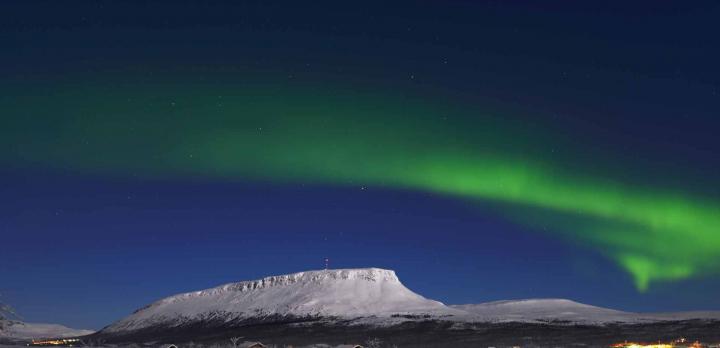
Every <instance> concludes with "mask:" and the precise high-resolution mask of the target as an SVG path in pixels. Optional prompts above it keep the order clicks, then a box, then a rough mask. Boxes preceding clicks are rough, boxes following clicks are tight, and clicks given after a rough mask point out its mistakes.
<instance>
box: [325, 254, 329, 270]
mask: <svg viewBox="0 0 720 348" xmlns="http://www.w3.org/2000/svg"><path fill="white" fill-rule="evenodd" d="M328 269H330V259H329V258H327V257H326V258H325V270H326V271H327V270H328Z"/></svg>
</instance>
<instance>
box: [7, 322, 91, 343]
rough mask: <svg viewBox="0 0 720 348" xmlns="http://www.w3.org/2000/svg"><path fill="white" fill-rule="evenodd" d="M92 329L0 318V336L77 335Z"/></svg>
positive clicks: (32, 337)
mask: <svg viewBox="0 0 720 348" xmlns="http://www.w3.org/2000/svg"><path fill="white" fill-rule="evenodd" d="M93 332H94V331H91V330H77V329H71V328H68V327H65V326H62V325H58V324H37V323H24V322H22V321H16V320H0V338H7V339H18V340H20V339H38V338H63V337H77V336H84V335H89V334H91V333H93Z"/></svg>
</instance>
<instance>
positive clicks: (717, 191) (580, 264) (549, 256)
mask: <svg viewBox="0 0 720 348" xmlns="http://www.w3.org/2000/svg"><path fill="white" fill-rule="evenodd" d="M0 13H2V14H0V43H1V45H2V49H3V51H4V52H5V54H3V55H2V57H0V63H2V64H0V78H3V79H6V80H7V81H20V82H19V83H20V84H23V85H36V84H37V85H42V84H45V83H47V82H48V81H52V80H55V79H60V78H66V77H67V76H83V78H88V79H93V76H101V75H103V76H104V75H105V74H108V73H110V74H118V72H120V73H122V72H124V71H131V72H132V73H133V74H139V75H142V76H154V75H162V74H168V71H171V72H172V74H178V72H179V71H180V72H182V71H190V72H192V73H193V74H197V73H198V72H201V73H202V72H203V71H206V70H213V71H216V70H220V71H222V70H223V69H227V70H232V71H235V72H237V71H243V72H244V71H250V72H252V74H253V75H254V76H257V75H263V74H267V75H272V76H273V78H275V77H277V76H289V77H291V78H292V79H293V81H295V80H299V81H313V83H317V81H325V80H332V81H342V82H343V83H345V84H350V85H355V86H363V87H364V88H366V87H368V86H371V87H372V86H379V87H380V88H382V89H385V90H387V89H397V90H405V91H412V92H411V93H416V94H420V95H427V96H437V95H440V96H442V97H441V98H443V99H444V100H462V101H463V102H464V103H467V102H470V103H475V104H482V105H484V106H486V107H489V108H491V109H494V110H503V111H505V112H506V113H507V114H511V115H532V116H518V122H521V123H523V124H526V125H527V127H528V128H530V129H532V128H533V125H534V124H538V125H543V127H550V128H552V129H553V130H555V131H556V132H558V133H559V134H562V135H563V136H565V137H567V138H571V139H575V140H574V141H576V142H577V143H583V146H585V148H586V150H587V151H588V153H593V154H596V155H597V157H591V158H588V157H583V156H578V155H577V154H576V153H574V152H573V151H572V149H566V151H565V152H566V153H565V154H563V153H560V154H558V156H560V158H559V159H558V161H559V162H561V163H562V164H563V165H567V166H570V165H573V164H580V165H581V166H583V168H584V170H586V171H598V173H601V174H604V173H602V170H608V171H610V172H612V173H613V175H615V176H620V177H623V178H627V179H628V180H631V179H633V180H634V179H638V178H640V179H641V180H642V182H643V183H644V184H647V185H654V186H658V185H659V186H667V187H672V188H674V189H678V190H682V191H687V192H694V193H698V192H699V193H702V194H703V195H704V196H706V197H708V198H709V199H718V198H720V185H718V176H717V173H718V172H720V160H718V158H717V154H718V152H720V141H718V140H717V134H718V132H719V131H720V121H718V118H717V115H718V112H720V69H719V68H718V66H717V62H718V61H720V45H718V44H719V42H718V38H717V37H716V35H715V30H716V26H717V25H716V18H718V15H720V5H717V4H716V3H714V2H710V1H708V2H702V1H701V2H693V3H692V4H686V3H682V2H663V3H656V2H642V1H641V2H632V3H631V4H627V3H621V2H618V3H612V2H610V3H604V4H603V5H601V6H600V5H598V6H591V5H584V4H583V5H579V4H571V3H570V2H555V3H551V4H548V3H544V4H542V5H539V4H534V5H531V4H525V3H522V2H513V3H512V4H507V3H502V2H469V1H467V2H466V1H453V2H448V1H419V2H414V3H410V2H393V3H392V4H387V3H386V4H373V3H364V2H363V3H356V4H353V5H348V4H338V3H333V2H325V3H324V2H313V3H312V4H299V3H298V2H272V3H271V4H270V3H267V2H265V3H263V2H257V3H256V2H223V1H219V2H215V3H213V4H212V5H208V4H203V3H202V2H199V1H198V2H194V1H158V2H154V3H153V4H143V3H142V2H124V3H120V2H118V1H96V2H73V3H62V4H61V3H58V2H52V1H8V2H4V3H3V4H2V5H0ZM299 83H302V82H299ZM15 87H16V85H14V84H9V83H3V84H2V91H8V90H12V89H14V88H15ZM408 93H410V92H408ZM0 117H8V119H9V118H11V117H13V116H2V110H0ZM38 122H40V121H38ZM47 131H48V132H52V131H53V130H52V129H47ZM38 137H39V135H37V134H28V135H27V137H26V138H24V140H23V141H24V142H27V143H33V142H37V141H41V140H42V139H39V138H38ZM3 154H4V156H3V157H4V159H3V161H2V162H1V163H2V164H3V167H2V168H0V179H1V181H0V182H1V184H0V195H1V197H2V200H1V201H0V204H1V205H2V206H1V207H0V233H1V234H2V238H1V239H0V240H1V242H2V246H1V247H0V250H1V252H0V293H2V294H3V298H4V299H5V300H6V301H8V302H9V303H11V304H13V305H14V306H15V307H16V308H17V310H18V312H19V313H20V314H21V315H22V316H23V317H24V319H26V320H28V321H38V322H58V323H62V324H66V325H69V326H74V327H81V328H100V327H102V326H104V325H106V324H108V323H110V322H112V321H114V320H116V319H118V318H120V317H122V316H124V315H126V314H128V313H130V312H131V311H132V310H134V309H136V308H139V307H141V306H143V305H145V304H147V303H148V302H151V301H153V300H156V299H158V298H161V297H163V296H167V295H171V294H174V293H178V292H183V291H189V290H195V289H202V288H206V287H211V286H215V285H218V284H222V283H226V282H232V281H238V280H245V279H254V278H259V277H263V276H267V275H273V274H282V273H291V272H296V271H302V270H308V269H318V268H321V267H322V265H323V263H322V260H323V259H324V258H325V257H329V258H330V259H331V266H332V267H337V268H346V267H383V268H390V269H394V270H396V271H397V273H398V275H399V276H400V278H401V280H402V281H403V282H404V283H405V284H406V285H407V286H408V287H409V288H410V289H412V290H414V291H416V292H418V293H420V294H422V295H424V296H426V297H430V298H433V299H437V300H440V301H443V302H446V303H470V302H482V301H491V300H498V299H512V298H527V297H564V298H571V299H574V300H578V301H581V302H586V303H590V304H594V305H600V306H607V307H613V308H618V309H625V310H636V311H670V310H691V309H720V302H718V300H717V296H716V295H715V294H716V293H717V292H718V291H720V279H718V278H717V276H710V275H706V276H701V277H696V278H693V279H688V280H683V281H678V282H668V283H663V284H661V285H660V286H656V287H652V288H651V289H650V290H649V291H648V292H647V293H642V294H641V293H638V292H637V290H636V289H635V287H634V285H633V282H632V279H631V277H630V276H629V275H627V274H626V272H625V271H623V270H622V269H620V268H619V267H618V266H617V265H616V264H615V263H613V262H612V261H611V260H608V259H607V258H605V257H604V256H603V255H600V253H598V251H597V250H593V249H589V248H586V247H584V246H581V245H576V244H573V243H571V242H568V241H564V240H559V239H557V238H553V237H552V236H551V235H548V234H546V233H544V232H542V231H537V230H533V229H532V228H530V227H527V226H519V225H517V224H513V223H511V222H510V221H508V220H506V219H504V218H503V217H501V216H498V214H496V211H495V208H490V207H487V206H484V205H483V204H481V203H478V202H472V201H466V200H462V199H458V198H455V197H449V196H442V195H439V194H431V193H425V192H418V191H410V190H392V189H389V188H376V187H368V188H367V189H361V188H359V187H339V186H334V185H323V184H321V183H316V184H313V185H310V184H305V185H303V184H300V183H292V184H290V183H288V184H278V183H270V182H262V181H261V182H258V181H251V180H244V179H242V178H235V179H222V180H220V179H217V178H203V177H182V176H173V177H165V178H162V177H153V178H147V177H142V176H141V177H135V176H125V175H120V174H117V175H102V174H97V173H94V174H93V173H90V174H89V173H82V171H78V170H74V169H73V168H68V167H69V166H63V165H62V164H60V165H54V166H52V168H46V166H44V165H38V164H37V163H30V164H28V163H23V162H22V161H19V160H17V158H18V155H17V154H16V153H12V150H8V151H6V150H3ZM599 163H600V164H599ZM648 173H650V174H648ZM478 231H481V233H478Z"/></svg>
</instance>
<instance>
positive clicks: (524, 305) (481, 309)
mask: <svg viewBox="0 0 720 348" xmlns="http://www.w3.org/2000/svg"><path fill="white" fill-rule="evenodd" d="M450 307H452V308H455V309H460V310H464V311H467V312H469V313H471V314H472V315H473V318H472V320H473V321H492V322H507V321H520V322H537V321H570V322H575V323H588V324H601V323H611V322H622V323H639V322H653V321H667V320H690V319H720V312H717V311H715V312H713V311H705V312H676V313H632V312H623V311H618V310H614V309H608V308H602V307H596V306H591V305H587V304H583V303H578V302H574V301H571V300H565V299H527V300H515V301H495V302H487V303H479V304H466V305H451V306H450Z"/></svg>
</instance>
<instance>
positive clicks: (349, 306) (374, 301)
mask: <svg viewBox="0 0 720 348" xmlns="http://www.w3.org/2000/svg"><path fill="white" fill-rule="evenodd" d="M463 315H467V313H466V312H465V311H462V310H459V309H454V308H450V307H448V306H445V305H444V304H442V303H440V302H438V301H433V300H429V299H426V298H424V297H422V296H420V295H418V294H416V293H414V292H412V291H410V290H409V289H408V288H406V287H405V286H404V285H403V284H402V283H401V282H400V280H399V279H398V277H397V276H396V275H395V272H394V271H391V270H384V269H378V268H366V269H338V270H322V271H308V272H300V273H294V274H287V275H280V276H273V277H267V278H263V279H259V280H253V281H244V282H239V283H231V284H226V285H222V286H219V287H216V288H212V289H207V290H201V291H195V292H189V293H185V294H180V295H175V296H171V297H168V298H165V299H162V300H160V301H157V302H155V303H153V304H151V305H149V306H147V307H145V308H142V309H139V310H137V311H136V312H135V313H133V314H132V315H130V316H128V317H126V318H124V319H122V320H120V321H118V322H115V323H113V324H112V325H110V326H108V327H106V328H105V329H103V330H102V331H101V332H102V333H106V334H111V333H117V332H131V331H135V330H141V329H144V328H157V327H176V326H180V325H186V324H193V323H199V322H209V321H212V322H214V323H218V322H225V323H227V322H233V321H239V320H244V319H256V318H267V317H327V318H345V319H348V318H350V319H352V318H363V317H374V318H392V317H399V316H405V317H407V316H431V317H448V316H463Z"/></svg>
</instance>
